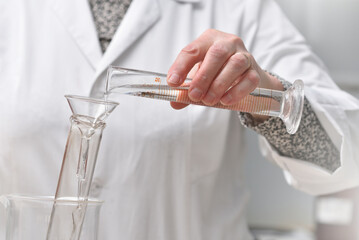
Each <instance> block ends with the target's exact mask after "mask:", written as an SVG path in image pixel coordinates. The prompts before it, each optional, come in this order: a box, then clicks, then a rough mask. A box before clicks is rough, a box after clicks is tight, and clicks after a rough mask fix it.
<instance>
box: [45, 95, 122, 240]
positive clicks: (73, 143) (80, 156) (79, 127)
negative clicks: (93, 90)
mask: <svg viewBox="0 0 359 240" xmlns="http://www.w3.org/2000/svg"><path fill="white" fill-rule="evenodd" d="M65 97H66V98H67V101H68V103H69V105H70V108H71V111H72V116H71V118H70V121H71V127H70V132H69V135H68V139H67V143H66V148H65V153H64V158H63V161H62V167H61V171H60V176H59V180H58V184H57V189H56V194H55V201H54V206H53V209H52V213H51V218H50V223H49V227H48V233H47V237H46V239H47V240H78V239H79V237H80V233H81V228H82V223H83V220H84V217H85V213H86V208H87V203H88V201H87V199H88V195H89V191H90V187H91V182H92V176H93V173H94V170H95V165H96V161H97V154H98V150H99V147H100V142H101V138H102V131H103V129H104V128H105V126H106V124H105V119H106V118H107V117H108V116H109V115H110V113H111V112H112V111H113V110H114V109H115V108H116V106H117V105H118V103H116V102H110V101H106V100H100V99H93V98H87V97H81V96H73V95H67V96H65ZM67 199H76V201H75V202H76V206H74V207H73V208H69V207H67V206H65V205H63V204H61V203H62V201H66V200H67Z"/></svg>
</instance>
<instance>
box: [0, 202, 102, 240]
mask: <svg viewBox="0 0 359 240" xmlns="http://www.w3.org/2000/svg"><path fill="white" fill-rule="evenodd" d="M102 203H103V202H102V201H99V200H95V199H93V200H91V199H90V200H88V201H87V211H86V218H85V219H84V223H83V228H82V232H81V237H80V239H81V240H97V239H98V225H99V216H100V210H101V205H102ZM53 204H54V197H47V196H41V197H35V196H20V195H4V196H0V218H1V220H0V223H1V224H0V235H1V236H0V239H1V240H45V239H46V234H47V230H48V225H49V220H50V215H51V211H52V207H53ZM56 204H57V205H58V206H61V209H64V210H66V211H71V210H73V209H75V208H76V207H77V206H78V202H77V199H76V198H68V199H62V200H58V201H57V203H56ZM67 239H70V238H63V239H62V240H67Z"/></svg>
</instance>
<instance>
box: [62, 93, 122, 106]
mask: <svg viewBox="0 0 359 240" xmlns="http://www.w3.org/2000/svg"><path fill="white" fill-rule="evenodd" d="M65 98H67V99H78V100H83V101H86V102H90V103H96V104H103V105H116V106H117V105H119V103H118V102H114V101H109V100H104V99H98V98H91V97H84V96H79V95H72V94H66V95H65Z"/></svg>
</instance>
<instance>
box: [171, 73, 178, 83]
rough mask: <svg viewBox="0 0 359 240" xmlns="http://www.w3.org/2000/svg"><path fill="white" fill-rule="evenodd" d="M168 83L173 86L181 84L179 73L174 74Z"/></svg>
mask: <svg viewBox="0 0 359 240" xmlns="http://www.w3.org/2000/svg"><path fill="white" fill-rule="evenodd" d="M168 82H170V83H172V84H178V83H179V82H180V78H179V76H178V74H177V73H172V75H171V76H170V78H169V79H168Z"/></svg>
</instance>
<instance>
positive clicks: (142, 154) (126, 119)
mask: <svg viewBox="0 0 359 240" xmlns="http://www.w3.org/2000/svg"><path fill="white" fill-rule="evenodd" d="M208 28H216V29H219V30H222V31H224V32H229V33H235V34H237V35H239V36H240V37H242V38H243V40H244V42H245V44H246V46H247V48H248V50H249V51H250V52H251V53H252V54H253V55H254V57H255V58H256V59H257V61H258V63H259V64H260V65H261V66H262V68H264V69H268V70H270V71H272V72H275V73H277V74H279V75H281V76H282V77H284V78H285V79H287V80H288V81H293V80H295V79H297V78H300V79H303V80H304V81H305V85H306V88H305V91H306V96H307V98H308V99H309V101H310V102H311V104H312V106H313V108H314V110H315V112H316V113H317V115H318V117H319V119H320V121H321V123H322V125H323V127H324V128H325V129H326V131H327V132H328V134H329V136H330V137H331V139H332V140H333V142H334V143H335V145H336V146H337V147H338V148H339V149H340V152H341V163H342V167H341V168H340V169H339V170H338V171H336V172H335V173H334V174H329V173H328V172H326V171H325V170H323V169H321V168H319V167H317V166H314V165H312V164H308V163H306V162H304V161H302V160H300V159H291V158H287V157H284V156H281V155H280V154H278V152H276V150H275V149H273V148H271V146H270V145H269V144H268V143H267V142H266V141H265V140H264V139H261V146H262V149H263V152H264V153H265V155H266V156H267V157H268V158H270V159H271V160H272V161H273V162H275V163H276V164H278V165H279V166H280V167H281V168H283V169H284V171H285V176H286V179H287V180H288V182H289V183H290V184H291V185H293V186H294V187H296V188H298V189H301V190H303V191H306V192H309V193H312V194H321V193H327V192H331V191H336V190H339V189H343V188H348V187H351V186H355V185H356V184H358V161H357V160H358V159H356V158H357V156H358V155H359V151H358V149H359V148H358V146H359V137H358V127H357V126H356V124H357V122H358V120H359V111H358V109H359V104H358V101H357V100H356V99H354V98H353V97H351V96H350V95H348V94H346V93H345V92H342V91H340V90H339V89H338V87H337V86H336V85H335V84H334V83H333V81H332V80H331V79H330V77H329V76H328V75H327V73H326V72H325V70H324V67H323V65H322V63H321V62H320V61H319V60H318V58H317V57H315V56H314V55H313V53H312V52H311V51H310V49H309V48H308V47H307V46H306V44H305V42H304V40H303V38H302V36H301V35H300V34H299V33H298V32H297V31H296V30H295V29H294V28H293V27H292V26H291V25H290V24H289V23H288V21H287V19H286V18H285V17H284V16H283V15H282V13H281V11H280V9H279V8H278V6H277V5H276V4H275V3H274V2H273V1H272V0H263V1H260V0H230V1H220V0H177V1H175V0H134V1H133V3H132V4H131V6H130V8H129V10H128V13H127V14H126V16H125V18H124V19H123V22H122V24H121V26H120V27H119V29H118V31H117V32H116V34H115V36H114V39H113V41H112V43H111V44H110V46H109V48H108V49H107V51H106V53H105V54H104V55H103V56H102V54H101V50H100V47H99V42H98V40H97V34H96V30H95V27H94V23H93V20H92V16H91V12H90V9H89V6H88V4H87V1H86V0H77V1H72V0H47V1H45V0H31V1H29V0H11V1H8V0H0V146H1V147H0V194H8V193H22V194H31V195H52V194H54V192H55V187H56V181H57V177H58V173H59V171H60V165H61V161H62V155H63V152H64V146H65V142H66V136H67V132H68V129H69V121H68V118H69V116H70V110H69V107H68V106H67V103H66V101H65V99H64V97H63V95H64V94H69V93H73V94H78V95H89V94H90V93H91V94H92V95H94V96H96V95H97V94H99V92H100V91H101V90H103V89H104V81H103V78H104V72H105V70H106V68H107V67H108V65H109V64H115V65H120V66H123V67H130V68H137V69H144V70H152V71H159V72H167V70H168V68H169V66H170V65H171V63H172V62H173V60H174V59H175V57H176V55H177V54H178V52H179V51H180V49H181V48H182V47H184V46H185V45H186V44H188V43H189V42H191V41H192V40H194V39H195V38H196V37H198V36H199V35H200V34H201V33H202V32H203V31H204V30H206V29H208ZM339 44H340V43H339ZM119 101H120V106H119V107H118V109H117V110H116V111H115V112H114V113H113V115H112V116H111V117H110V119H109V120H108V126H107V128H106V129H105V131H104V136H103V142H102V146H101V149H100V153H99V159H98V164H97V168H96V170H95V177H94V181H93V186H92V189H91V194H92V196H95V197H98V198H100V199H103V200H105V204H104V206H103V208H102V214H101V226H100V231H101V232H100V236H99V239H101V240H105V239H119V238H121V239H126V240H134V239H136V240H142V239H143V240H144V239H146V240H183V239H195V240H201V239H205V240H212V239H213V240H218V239H231V240H233V239H241V240H243V239H251V237H250V235H249V233H248V231H247V226H246V220H245V208H246V207H245V206H246V201H247V193H246V191H245V182H244V179H243V174H242V171H243V169H242V161H243V156H244V144H245V139H243V127H242V126H241V125H240V123H239V120H238V118H237V115H236V113H235V112H230V111H225V110H217V109H210V108H204V107H199V106H190V107H187V108H185V109H183V110H180V111H175V110H173V109H172V108H171V107H170V106H169V103H168V102H162V101H156V100H149V99H138V98H134V97H121V98H120V100H119ZM308 137H313V136H308Z"/></svg>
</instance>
